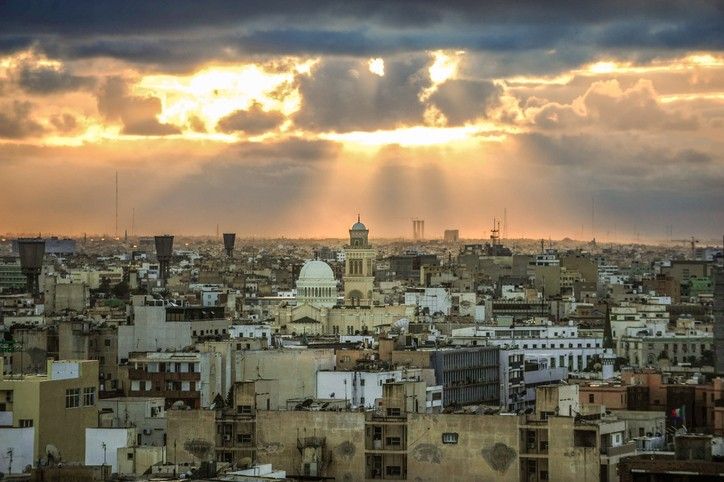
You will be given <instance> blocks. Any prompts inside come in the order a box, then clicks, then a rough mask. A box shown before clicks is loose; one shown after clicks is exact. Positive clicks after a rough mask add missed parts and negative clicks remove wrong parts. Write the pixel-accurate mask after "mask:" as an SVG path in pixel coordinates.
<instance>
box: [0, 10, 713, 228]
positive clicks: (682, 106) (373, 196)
mask: <svg viewBox="0 0 724 482" xmlns="http://www.w3.org/2000/svg"><path fill="white" fill-rule="evenodd" d="M189 5H190V4H188V5H186V4H184V2H177V3H175V4H174V6H173V7H172V8H171V7H167V8H164V7H162V6H159V5H157V4H146V3H145V2H125V4H124V7H123V8H119V7H118V6H117V5H116V4H114V3H112V2H108V3H107V2H94V3H93V4H92V6H91V4H87V3H84V2H72V3H67V4H63V9H57V8H56V9H53V8H52V7H51V5H50V4H47V3H43V2H37V3H20V2H18V3H13V2H10V3H6V4H3V5H2V6H0V108H1V110H0V178H2V179H5V180H6V181H9V182H6V183H5V185H4V189H2V190H1V191H0V231H2V232H16V233H34V232H39V231H40V232H43V233H46V232H49V233H55V234H73V235H80V234H82V233H84V232H88V233H91V232H94V233H107V234H113V233H114V225H115V214H114V213H115V198H114V194H113V192H114V188H115V176H116V173H118V179H119V206H118V234H119V235H122V234H123V232H124V230H128V231H129V232H131V230H132V225H133V229H134V230H135V232H136V233H146V234H153V233H158V232H173V233H178V234H190V235H194V234H195V235H200V234H209V233H213V232H215V230H216V226H217V225H219V226H220V227H221V230H222V231H224V230H230V231H236V232H238V233H239V234H240V236H250V237H252V236H255V237H278V236H286V237H292V238H295V237H302V238H318V237H335V238H338V237H342V236H344V233H345V230H346V229H347V227H348V225H349V224H351V221H350V220H353V218H354V217H355V216H356V213H358V212H361V213H362V217H363V218H364V219H365V220H366V221H367V222H368V224H369V226H370V227H371V230H372V233H371V236H372V237H378V238H395V237H399V236H405V237H409V236H411V232H412V225H411V220H412V219H413V218H420V219H424V220H425V224H426V233H429V234H428V236H429V237H433V236H434V237H438V236H440V237H441V236H442V232H443V230H444V229H450V228H452V229H460V232H461V236H462V237H465V238H487V237H488V235H489V230H490V227H491V224H492V219H493V218H494V217H498V218H501V217H502V216H503V213H504V212H506V213H507V219H508V226H509V229H508V237H509V238H521V237H526V238H541V237H542V238H545V239H548V238H549V237H552V238H554V239H561V238H564V237H569V238H573V239H580V240H589V239H591V238H592V237H594V236H595V237H596V238H597V239H598V240H603V241H612V240H613V241H615V240H620V241H621V242H624V241H632V240H636V239H640V240H642V241H643V240H647V241H654V240H662V239H667V237H668V238H669V239H671V238H674V239H688V238H689V237H690V236H696V237H697V239H702V240H707V239H712V240H720V239H721V227H722V226H723V225H724V190H723V189H722V188H721V186H724V174H722V172H724V170H723V169H722V167H724V159H723V158H722V154H721V153H722V152H724V149H722V147H724V146H722V142H723V141H722V136H721V133H722V122H723V121H724V109H723V108H722V107H723V103H724V75H722V74H723V72H724V53H723V48H722V47H723V46H724V34H722V32H721V28H720V25H721V20H722V11H721V7H720V6H719V5H718V4H717V3H715V2H693V3H687V4H685V5H684V4H682V3H679V2H660V3H657V4H656V5H651V4H649V3H648V2H626V3H623V2H607V3H606V4H605V5H598V6H596V7H595V8H594V7H591V6H587V5H580V6H577V7H574V8H572V7H568V8H564V7H563V6H562V5H553V4H548V5H546V6H545V7H541V6H539V5H538V4H537V3H536V2H523V3H518V4H516V5H514V6H511V5H506V6H505V7H502V6H499V5H496V4H490V3H486V2H483V3H481V4H479V5H468V4H467V3H466V2H451V3H449V4H448V5H446V7H445V9H440V7H439V6H437V5H436V4H435V3H434V2H413V3H410V4H405V5H401V4H391V5H388V4H381V3H375V2H354V1H350V2H342V3H338V2H293V3H286V2H264V3H263V4H256V3H246V4H244V5H238V4H237V3H235V2H229V3H227V2H211V3H209V4H208V5H207V6H206V7H205V8H204V10H203V11H201V12H200V11H198V9H196V8H190V7H189ZM670 227H671V228H670ZM667 233H669V234H667Z"/></svg>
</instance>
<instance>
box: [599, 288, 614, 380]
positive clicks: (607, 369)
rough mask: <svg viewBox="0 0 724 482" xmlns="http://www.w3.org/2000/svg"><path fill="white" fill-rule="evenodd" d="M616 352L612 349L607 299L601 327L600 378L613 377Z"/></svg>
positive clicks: (608, 378) (607, 378)
mask: <svg viewBox="0 0 724 482" xmlns="http://www.w3.org/2000/svg"><path fill="white" fill-rule="evenodd" d="M615 363H616V354H615V353H614V351H613V335H612V334H611V315H610V310H609V304H608V301H607V302H606V320H605V324H604V327H603V355H602V356H601V379H602V380H604V381H605V380H610V379H612V378H613V370H614V364H615Z"/></svg>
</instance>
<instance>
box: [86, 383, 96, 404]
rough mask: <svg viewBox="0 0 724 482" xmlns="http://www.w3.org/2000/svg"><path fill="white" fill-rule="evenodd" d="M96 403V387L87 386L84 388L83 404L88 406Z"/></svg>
mask: <svg viewBox="0 0 724 482" xmlns="http://www.w3.org/2000/svg"><path fill="white" fill-rule="evenodd" d="M95 403H96V388H95V387H86V388H84V389H83V406H84V407H88V406H90V405H95Z"/></svg>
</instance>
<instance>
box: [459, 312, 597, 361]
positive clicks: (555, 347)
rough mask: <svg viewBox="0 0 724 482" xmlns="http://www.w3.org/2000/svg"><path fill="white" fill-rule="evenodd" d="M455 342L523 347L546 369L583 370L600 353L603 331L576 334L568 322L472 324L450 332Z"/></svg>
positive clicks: (577, 331)
mask: <svg viewBox="0 0 724 482" xmlns="http://www.w3.org/2000/svg"><path fill="white" fill-rule="evenodd" d="M451 338H452V342H453V344H455V345H466V346H477V345H493V346H499V347H506V348H514V347H515V348H518V349H521V350H524V351H525V353H526V356H533V355H535V357H536V358H537V359H540V358H547V359H548V366H549V367H550V368H556V367H565V368H567V369H568V370H569V371H579V370H583V369H584V368H586V367H587V366H588V364H589V363H590V362H591V361H592V358H593V357H594V356H601V355H602V354H603V333H602V332H601V331H592V332H587V333H585V334H584V333H579V330H578V327H577V326H574V325H572V324H569V325H566V326H561V325H554V324H552V323H551V322H548V323H547V324H529V325H517V326H472V327H468V328H458V329H455V330H453V331H452V337H451Z"/></svg>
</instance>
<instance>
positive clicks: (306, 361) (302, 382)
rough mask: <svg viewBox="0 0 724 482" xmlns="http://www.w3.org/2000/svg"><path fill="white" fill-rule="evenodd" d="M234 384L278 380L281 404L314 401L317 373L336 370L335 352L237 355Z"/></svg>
mask: <svg viewBox="0 0 724 482" xmlns="http://www.w3.org/2000/svg"><path fill="white" fill-rule="evenodd" d="M234 356H235V359H234V371H233V372H234V376H235V377H236V378H235V379H234V381H236V382H240V381H245V380H255V379H270V380H277V381H278V383H279V385H278V386H279V395H278V399H279V403H280V404H282V405H286V402H287V400H289V399H296V398H313V397H315V396H316V392H317V372H318V371H323V370H334V367H335V362H336V357H335V354H334V349H332V348H323V349H317V348H299V349H296V348H292V349H279V350H261V351H240V352H235V355H234Z"/></svg>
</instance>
